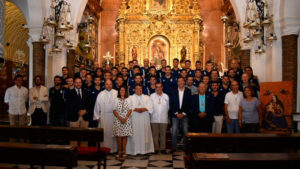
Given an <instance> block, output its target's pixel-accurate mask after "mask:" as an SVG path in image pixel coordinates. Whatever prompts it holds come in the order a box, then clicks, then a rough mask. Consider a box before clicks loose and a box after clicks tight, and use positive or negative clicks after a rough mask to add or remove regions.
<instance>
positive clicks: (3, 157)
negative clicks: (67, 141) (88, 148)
mask: <svg viewBox="0 0 300 169" xmlns="http://www.w3.org/2000/svg"><path fill="white" fill-rule="evenodd" d="M0 163H13V164H29V165H31V166H33V165H41V166H42V167H43V166H63V167H66V168H68V169H71V168H72V167H75V166H77V154H76V149H75V147H73V146H69V145H44V144H27V143H6V142H5V143H4V142H0Z"/></svg>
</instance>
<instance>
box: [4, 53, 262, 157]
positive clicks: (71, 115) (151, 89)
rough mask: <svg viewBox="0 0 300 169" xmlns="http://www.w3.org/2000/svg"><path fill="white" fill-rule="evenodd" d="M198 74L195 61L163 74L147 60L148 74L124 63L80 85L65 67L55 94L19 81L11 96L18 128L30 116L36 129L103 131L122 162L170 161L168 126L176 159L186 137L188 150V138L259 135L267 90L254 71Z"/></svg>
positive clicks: (83, 75) (81, 75) (210, 66)
mask: <svg viewBox="0 0 300 169" xmlns="http://www.w3.org/2000/svg"><path fill="white" fill-rule="evenodd" d="M195 67H196V69H195V70H192V69H191V61H189V60H186V61H185V69H180V68H179V60H178V59H174V60H173V67H170V66H169V65H167V61H166V60H162V61H161V68H160V69H157V67H156V66H155V65H153V64H152V63H149V60H148V59H145V60H144V63H143V67H141V66H139V64H138V61H137V60H133V61H130V62H129V63H128V68H127V67H125V64H124V63H122V64H120V65H115V66H114V67H111V65H109V64H107V65H105V67H104V68H103V69H102V68H96V69H95V70H93V71H90V72H88V71H87V69H86V68H85V65H83V64H81V65H80V71H79V72H77V73H75V76H74V77H71V76H70V75H69V70H68V68H67V67H63V68H62V76H55V77H54V86H53V87H51V88H50V89H49V90H48V89H47V88H46V87H45V86H43V85H42V81H43V79H42V78H41V76H36V77H34V87H33V88H31V89H30V90H29V92H28V90H27V89H26V88H25V87H23V86H22V82H23V77H22V76H20V75H16V76H15V86H12V87H10V88H8V89H7V91H6V93H5V103H7V104H8V106H9V110H8V112H9V119H10V124H11V125H20V126H22V125H25V121H26V120H25V119H26V113H29V114H31V125H33V126H35V125H37V126H44V125H51V126H66V127H67V126H68V127H81V128H87V127H101V128H103V129H104V143H103V145H104V146H106V147H109V148H111V152H117V155H116V157H117V158H126V156H127V154H133V155H136V154H146V153H152V152H155V153H157V152H159V151H160V152H161V153H166V132H167V128H168V124H170V126H171V133H172V151H176V148H177V144H178V140H177V138H178V135H179V134H180V135H181V136H182V139H183V143H184V142H185V135H186V133H187V132H188V131H189V132H213V133H221V132H227V133H239V132H247V133H249V132H258V129H259V127H260V125H261V124H260V121H261V120H260V118H261V117H260V114H261V113H259V112H260V111H261V109H260V101H259V99H258V97H257V96H258V92H259V83H258V79H257V77H256V76H254V75H253V71H252V68H251V67H249V66H248V67H245V68H244V70H242V69H240V68H239V63H238V60H236V59H233V60H232V61H231V63H230V66H229V67H230V68H229V69H228V71H226V72H225V71H224V70H222V68H221V67H220V66H217V65H216V64H215V63H213V62H210V61H208V62H206V64H205V69H202V63H201V62H200V61H197V62H196V63H195ZM28 101H29V108H28V111H27V109H26V102H28ZM49 103H50V104H49ZM49 105H50V106H49ZM47 115H49V118H47V117H48V116H47ZM47 121H48V122H47ZM223 122H224V123H223ZM74 144H77V143H74ZM80 144H84V143H80Z"/></svg>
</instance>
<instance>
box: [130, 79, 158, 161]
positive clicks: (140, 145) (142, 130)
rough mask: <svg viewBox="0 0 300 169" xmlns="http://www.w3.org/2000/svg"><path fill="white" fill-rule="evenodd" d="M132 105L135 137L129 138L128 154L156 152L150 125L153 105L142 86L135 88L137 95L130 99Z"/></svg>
mask: <svg viewBox="0 0 300 169" xmlns="http://www.w3.org/2000/svg"><path fill="white" fill-rule="evenodd" d="M129 99H130V101H131V103H132V115H131V117H132V129H133V136H132V137H128V143H127V148H126V150H127V154H132V155H136V154H147V153H152V152H154V144H153V138H152V132H151V125H150V114H151V113H152V111H153V104H152V101H151V99H150V97H149V96H147V95H144V94H143V87H142V86H141V85H136V86H135V94H134V95H132V96H130V97H129Z"/></svg>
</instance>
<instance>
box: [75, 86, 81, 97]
mask: <svg viewBox="0 0 300 169" xmlns="http://www.w3.org/2000/svg"><path fill="white" fill-rule="evenodd" d="M76 93H77V95H78V96H80V98H81V99H82V92H81V89H77V88H76Z"/></svg>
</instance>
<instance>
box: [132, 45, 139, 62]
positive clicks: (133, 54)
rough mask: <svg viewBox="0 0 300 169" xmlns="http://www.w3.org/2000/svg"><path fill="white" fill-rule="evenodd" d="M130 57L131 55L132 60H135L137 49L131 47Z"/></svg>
mask: <svg viewBox="0 0 300 169" xmlns="http://www.w3.org/2000/svg"><path fill="white" fill-rule="evenodd" d="M131 55H132V60H137V57H138V51H137V47H136V46H133V48H132V50H131Z"/></svg>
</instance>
